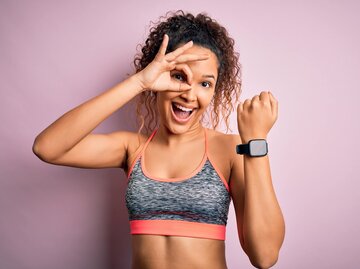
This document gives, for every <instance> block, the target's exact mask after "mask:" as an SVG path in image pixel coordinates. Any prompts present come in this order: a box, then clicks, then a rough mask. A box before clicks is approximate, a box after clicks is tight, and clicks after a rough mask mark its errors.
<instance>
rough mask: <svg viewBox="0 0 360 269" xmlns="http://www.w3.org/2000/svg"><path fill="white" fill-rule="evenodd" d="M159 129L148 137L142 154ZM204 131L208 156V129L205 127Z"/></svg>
mask: <svg viewBox="0 0 360 269" xmlns="http://www.w3.org/2000/svg"><path fill="white" fill-rule="evenodd" d="M157 130H158V129H155V130H154V131H153V132H152V134H151V135H150V136H149V138H148V139H147V141H146V143H145V144H144V146H143V148H142V150H141V155H142V154H143V153H144V150H145V149H146V148H147V145H148V144H149V143H150V141H151V140H152V138H153V137H154V135H155V134H156V132H157ZM204 132H205V154H206V156H209V155H208V138H207V130H206V128H205V127H204Z"/></svg>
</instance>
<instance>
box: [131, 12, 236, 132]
mask: <svg viewBox="0 0 360 269" xmlns="http://www.w3.org/2000/svg"><path fill="white" fill-rule="evenodd" d="M152 23H153V22H152ZM153 24H154V25H153V26H152V27H151V28H150V34H149V36H148V38H147V39H146V41H145V44H144V45H143V46H141V53H138V54H137V55H136V56H135V59H134V65H135V69H136V73H137V72H139V71H141V70H143V69H144V68H145V67H146V66H147V65H148V64H149V63H150V62H151V61H152V60H153V59H154V58H155V56H156V54H157V52H158V50H159V48H160V46H161V43H162V40H163V36H164V34H167V35H168V36H169V44H168V47H167V50H166V53H168V52H171V51H173V50H175V49H176V48H177V46H178V45H180V44H183V43H186V42H188V41H190V40H192V41H193V43H194V45H198V46H202V47H205V48H207V49H210V50H211V51H212V52H213V53H214V54H215V55H216V56H217V59H218V62H219V66H218V79H217V82H216V85H215V93H214V96H213V98H212V100H211V102H210V104H209V107H208V109H210V111H211V114H210V119H211V124H212V127H213V129H216V128H217V127H218V125H219V121H220V113H221V115H222V119H224V118H225V123H226V128H227V129H226V132H227V131H228V130H229V116H230V114H231V112H232V111H233V110H234V103H233V102H232V101H233V98H235V102H237V101H238V100H239V97H240V93H241V65H240V63H239V53H237V52H235V51H234V43H235V42H234V39H232V38H231V37H229V34H228V32H227V30H226V29H225V28H224V27H223V26H221V25H220V24H219V23H218V22H217V21H216V20H214V19H212V18H211V17H209V16H208V15H207V14H206V13H200V14H198V15H196V16H194V15H193V14H191V13H184V11H182V10H178V11H175V12H172V11H170V12H168V13H166V15H165V16H164V17H160V19H159V21H158V22H157V23H153ZM144 107H145V109H146V112H145V111H144ZM156 107H157V106H156V92H155V93H154V92H152V91H143V92H142V93H141V94H140V95H139V96H138V101H137V106H136V115H137V123H138V125H140V128H139V131H138V133H140V132H141V130H142V128H143V127H144V126H145V133H146V134H149V133H150V132H151V131H152V130H154V128H155V127H156V126H157V125H158V121H159V119H158V117H157V111H156ZM142 112H145V116H144V115H143V114H142ZM207 113H208V111H207ZM204 114H205V113H204ZM204 114H203V115H202V118H201V122H202V123H203V122H204V116H205V115H204Z"/></svg>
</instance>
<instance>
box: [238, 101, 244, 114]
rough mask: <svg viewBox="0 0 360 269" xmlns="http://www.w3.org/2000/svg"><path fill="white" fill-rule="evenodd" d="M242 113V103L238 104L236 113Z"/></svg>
mask: <svg viewBox="0 0 360 269" xmlns="http://www.w3.org/2000/svg"><path fill="white" fill-rule="evenodd" d="M242 111H243V103H242V102H239V104H238V106H237V112H238V113H239V112H242Z"/></svg>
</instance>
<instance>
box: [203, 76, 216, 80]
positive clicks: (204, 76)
mask: <svg viewBox="0 0 360 269" xmlns="http://www.w3.org/2000/svg"><path fill="white" fill-rule="evenodd" d="M203 78H212V79H213V80H216V79H215V77H214V75H203Z"/></svg>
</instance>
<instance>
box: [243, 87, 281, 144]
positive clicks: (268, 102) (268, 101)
mask: <svg viewBox="0 0 360 269" xmlns="http://www.w3.org/2000/svg"><path fill="white" fill-rule="evenodd" d="M277 117H278V101H277V100H276V99H275V98H274V96H273V95H272V94H271V93H270V92H265V91H262V92H261V93H260V95H255V96H254V97H253V98H252V99H246V100H245V101H244V102H240V103H239V105H238V107H237V122H238V129H239V134H240V137H241V139H242V143H248V142H249V140H251V139H256V138H263V139H266V136H267V134H268V133H269V131H270V129H271V127H272V126H273V125H274V123H275V121H276V119H277Z"/></svg>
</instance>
